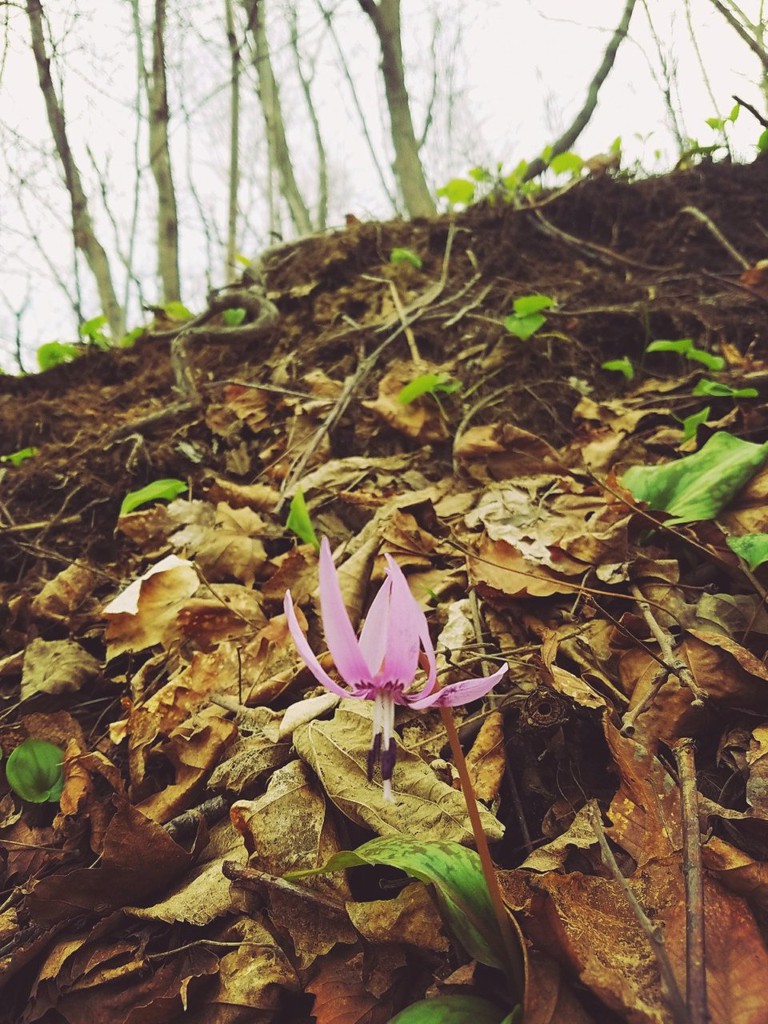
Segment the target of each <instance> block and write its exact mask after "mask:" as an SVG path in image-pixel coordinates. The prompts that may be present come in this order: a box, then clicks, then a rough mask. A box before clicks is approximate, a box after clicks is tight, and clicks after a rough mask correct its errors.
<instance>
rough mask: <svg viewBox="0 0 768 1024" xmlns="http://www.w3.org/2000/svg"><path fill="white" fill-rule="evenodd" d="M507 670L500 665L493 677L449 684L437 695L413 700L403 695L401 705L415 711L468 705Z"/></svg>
mask: <svg viewBox="0 0 768 1024" xmlns="http://www.w3.org/2000/svg"><path fill="white" fill-rule="evenodd" d="M508 669H509V665H502V667H501V668H500V669H499V670H498V672H494V673H493V675H490V676H481V677H480V678H479V679H463V680H462V681H461V682H460V683H451V685H450V686H444V687H443V688H442V690H438V691H437V693H432V694H430V695H429V696H428V697H422V696H421V694H417V695H416V698H415V699H410V698H409V695H408V694H407V693H406V694H403V703H405V704H407V705H408V707H410V708H414V709H415V710H417V711H418V710H419V709H421V708H439V707H456V706H457V705H458V704H469V703H470V702H471V701H473V700H479V699H480V697H484V696H485V695H486V693H488V692H489V691H491V690H492V689H493V688H494V686H495V685H496V684H497V683H498V682H499V680H500V679H501V678H502V677H503V676H504V674H505V673H506V672H507V670H508Z"/></svg>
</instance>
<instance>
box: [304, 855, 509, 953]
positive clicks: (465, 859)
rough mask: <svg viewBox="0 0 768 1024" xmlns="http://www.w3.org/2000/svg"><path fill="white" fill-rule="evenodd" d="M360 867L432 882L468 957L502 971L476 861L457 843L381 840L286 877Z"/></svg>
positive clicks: (490, 908) (499, 947)
mask: <svg viewBox="0 0 768 1024" xmlns="http://www.w3.org/2000/svg"><path fill="white" fill-rule="evenodd" d="M363 864H386V865H389V866H390V867H395V868H400V870H401V871H405V872H406V874H408V875H411V876H412V877H413V878H418V879H419V880H420V881H422V882H426V883H428V884H429V883H432V884H433V885H434V886H435V894H436V897H437V902H438V905H439V906H440V909H441V911H442V913H443V915H444V917H445V920H446V922H447V924H448V925H449V926H450V928H451V930H452V931H453V933H454V935H455V936H456V938H457V939H458V941H459V942H460V943H461V944H462V946H463V947H464V949H465V950H466V951H467V953H469V955H470V956H471V957H474V959H475V960H479V961H480V963H483V964H487V965H488V966H489V967H498V968H499V969H501V970H504V969H505V963H506V958H505V953H504V945H503V943H502V940H501V937H500V935H499V931H498V926H497V924H496V918H495V916H494V912H493V906H492V904H491V899H490V896H489V895H488V888H487V886H486V884H485V878H484V877H483V869H482V866H481V864H480V857H479V856H478V854H477V853H475V851H474V850H469V849H467V847H465V846H461V845H460V844H459V843H454V842H448V841H428V840H420V839H414V838H412V837H411V836H380V837H379V838H377V839H371V841H370V842H368V843H364V844H363V845H362V846H360V847H358V848H357V850H342V851H341V852H340V853H337V854H334V856H333V857H331V859H330V860H329V861H328V862H327V863H326V864H325V866H324V867H321V868H315V869H314V870H312V871H298V872H290V873H289V874H288V875H287V876H286V877H288V878H305V877H307V876H309V875H321V874H327V873H328V872H330V871H341V870H342V869H343V868H350V867H359V866H360V865H363Z"/></svg>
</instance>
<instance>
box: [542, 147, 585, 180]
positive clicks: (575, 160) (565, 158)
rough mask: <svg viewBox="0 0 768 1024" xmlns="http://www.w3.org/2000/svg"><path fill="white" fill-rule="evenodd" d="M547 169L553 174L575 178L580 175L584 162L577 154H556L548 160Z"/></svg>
mask: <svg viewBox="0 0 768 1024" xmlns="http://www.w3.org/2000/svg"><path fill="white" fill-rule="evenodd" d="M549 167H550V170H551V171H552V172H553V173H554V174H570V175H572V176H573V177H576V175H578V174H581V172H582V170H583V168H584V161H583V160H582V159H581V157H580V156H579V155H578V154H577V153H558V154H557V156H553V157H552V159H551V160H550V162H549Z"/></svg>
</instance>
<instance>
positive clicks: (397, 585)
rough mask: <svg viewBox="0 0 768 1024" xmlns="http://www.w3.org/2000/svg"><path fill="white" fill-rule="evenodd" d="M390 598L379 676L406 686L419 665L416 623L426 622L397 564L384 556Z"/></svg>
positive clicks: (418, 637) (413, 676) (418, 634)
mask: <svg viewBox="0 0 768 1024" xmlns="http://www.w3.org/2000/svg"><path fill="white" fill-rule="evenodd" d="M387 565H388V572H389V579H390V580H391V587H392V589H391V596H390V603H389V618H388V621H387V645H386V650H385V652H384V663H383V665H382V666H381V675H382V677H383V678H384V679H386V680H387V681H392V682H398V683H401V684H402V685H403V686H410V685H411V683H412V682H413V680H414V678H415V676H416V668H417V666H418V664H419V640H420V630H419V624H420V623H419V620H420V619H422V620H423V621H424V626H425V627H426V621H427V620H426V618H425V617H424V612H423V611H422V610H421V608H419V605H418V603H417V601H416V598H415V597H414V596H413V594H412V593H411V591H410V587H409V586H408V581H407V580H406V578H405V576H404V575H403V571H402V569H401V568H400V566H399V565H398V564H397V562H396V561H395V560H394V559H393V558H391V557H390V556H389V555H387Z"/></svg>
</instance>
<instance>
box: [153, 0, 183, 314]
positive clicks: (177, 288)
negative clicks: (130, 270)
mask: <svg viewBox="0 0 768 1024" xmlns="http://www.w3.org/2000/svg"><path fill="white" fill-rule="evenodd" d="M147 99H148V101H149V166H150V170H151V171H152V177H153V178H154V179H155V186H156V187H157V273H158V277H159V278H160V283H161V285H162V289H163V302H178V301H179V300H180V299H181V285H180V282H179V218H178V213H177V211H176V190H175V189H174V186H173V173H172V169H171V151H170V148H169V146H168V119H169V116H170V115H169V111H168V87H167V82H166V75H165V0H155V23H154V26H153V28H152V74H151V76H150V78H149V80H148V82H147Z"/></svg>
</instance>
